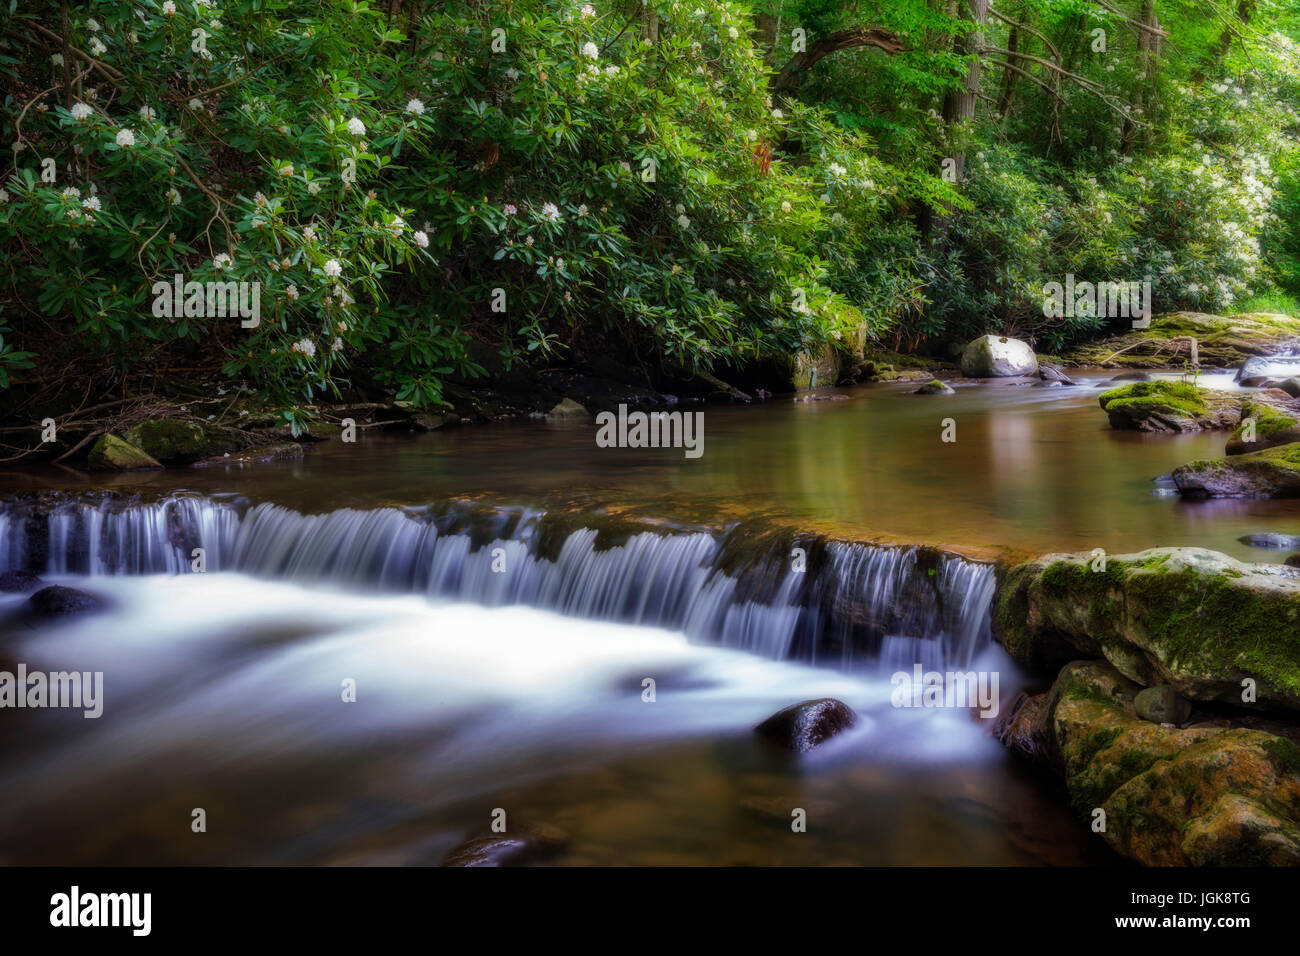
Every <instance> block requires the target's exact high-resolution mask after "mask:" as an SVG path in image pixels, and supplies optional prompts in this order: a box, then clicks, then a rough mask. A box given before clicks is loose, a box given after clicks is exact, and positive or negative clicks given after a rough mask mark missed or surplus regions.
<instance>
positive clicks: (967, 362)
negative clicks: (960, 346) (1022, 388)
mask: <svg viewBox="0 0 1300 956" xmlns="http://www.w3.org/2000/svg"><path fill="white" fill-rule="evenodd" d="M1037 369H1038V357H1037V356H1036V355H1034V350H1033V349H1032V348H1030V347H1029V345H1028V343H1025V342H1022V341H1020V340H1019V339H1011V338H1007V337H1006V336H1005V335H981V336H980V337H979V338H977V339H975V340H974V341H973V342H971V343H970V344H969V345H967V346H966V348H965V350H964V351H963V352H962V353H961V373H962V374H963V375H965V376H966V377H967V378H1008V377H1011V376H1016V375H1032V374H1033V373H1034V372H1035V371H1036V370H1037Z"/></svg>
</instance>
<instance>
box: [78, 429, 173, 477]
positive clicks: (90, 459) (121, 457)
mask: <svg viewBox="0 0 1300 956" xmlns="http://www.w3.org/2000/svg"><path fill="white" fill-rule="evenodd" d="M86 463H87V464H88V465H89V466H90V467H91V468H93V469H95V470H96V471H139V470H142V469H145V468H161V467H163V465H162V462H160V461H158V460H157V459H155V458H153V457H152V456H150V455H149V454H147V453H145V452H144V451H142V450H141V449H139V448H137V447H136V446H135V445H132V444H131V443H130V442H127V441H123V440H122V439H121V438H119V437H117V436H116V435H113V434H111V433H106V434H103V435H100V436H99V439H98V440H97V441H96V442H95V444H94V446H93V447H92V448H91V449H90V454H89V455H87V456H86Z"/></svg>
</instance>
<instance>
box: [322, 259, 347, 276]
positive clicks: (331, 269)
mask: <svg viewBox="0 0 1300 956" xmlns="http://www.w3.org/2000/svg"><path fill="white" fill-rule="evenodd" d="M325 274H326V275H327V276H329V277H330V278H334V279H337V278H338V277H339V276H341V275H343V266H341V265H339V261H338V260H337V259H330V260H329V261H327V262H326V263H325Z"/></svg>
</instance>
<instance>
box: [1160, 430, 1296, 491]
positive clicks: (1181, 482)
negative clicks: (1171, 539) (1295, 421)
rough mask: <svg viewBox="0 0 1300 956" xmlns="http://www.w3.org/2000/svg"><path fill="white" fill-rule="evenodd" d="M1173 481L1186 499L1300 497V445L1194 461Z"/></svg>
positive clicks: (1176, 472)
mask: <svg viewBox="0 0 1300 956" xmlns="http://www.w3.org/2000/svg"><path fill="white" fill-rule="evenodd" d="M1173 479H1174V484H1176V485H1177V486H1178V491H1179V493H1180V494H1182V495H1183V496H1184V497H1187V498H1296V497H1300V443H1295V442H1293V443H1292V444H1289V445H1278V446H1277V447H1276V448H1267V449H1265V450H1263V451H1255V452H1249V453H1247V454H1243V455H1231V456H1228V457H1225V458H1208V459H1203V460H1198V461H1191V462H1188V463H1187V464H1185V465H1180V466H1179V467H1177V468H1175V469H1174V470H1173Z"/></svg>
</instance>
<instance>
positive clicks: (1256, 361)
mask: <svg viewBox="0 0 1300 956" xmlns="http://www.w3.org/2000/svg"><path fill="white" fill-rule="evenodd" d="M1297 369H1300V356H1290V355H1275V356H1273V357H1271V358H1264V357H1262V356H1258V355H1256V356H1253V357H1251V358H1248V359H1246V361H1245V362H1243V363H1242V364H1241V368H1240V369H1238V370H1237V382H1238V383H1240V384H1242V385H1245V384H1246V383H1247V382H1249V381H1251V380H1252V379H1264V380H1268V379H1270V378H1285V377H1287V376H1289V375H1293V374H1295V372H1296V370H1297Z"/></svg>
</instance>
